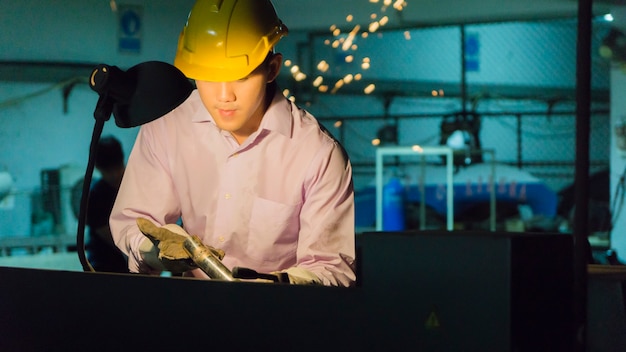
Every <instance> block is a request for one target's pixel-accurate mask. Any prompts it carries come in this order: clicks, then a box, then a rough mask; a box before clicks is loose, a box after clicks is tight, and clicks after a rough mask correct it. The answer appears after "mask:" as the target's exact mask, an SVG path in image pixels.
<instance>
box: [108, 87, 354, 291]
mask: <svg viewBox="0 0 626 352" xmlns="http://www.w3.org/2000/svg"><path fill="white" fill-rule="evenodd" d="M137 217H145V218H148V219H150V220H152V221H153V222H155V223H156V224H157V225H158V224H160V225H164V224H168V223H175V222H177V220H178V219H179V218H182V222H183V227H184V228H185V230H186V231H187V232H188V233H190V234H195V235H198V236H199V237H200V238H202V240H203V242H204V243H206V244H208V245H211V246H214V247H216V248H221V249H223V250H224V251H225V252H226V256H225V257H224V259H223V263H224V265H226V267H228V268H229V269H232V268H233V267H235V266H240V267H246V268H251V269H254V270H257V271H259V272H263V273H268V272H272V271H278V270H283V269H287V268H289V267H293V266H298V267H301V268H304V269H307V270H309V271H311V272H313V273H315V274H316V275H317V276H319V277H320V279H321V280H322V281H323V283H324V284H325V285H339V286H348V285H350V284H352V283H353V282H354V280H355V273H354V272H353V270H352V269H351V268H350V265H348V263H352V262H353V261H354V259H355V232H354V191H353V185H352V168H351V165H350V162H349V160H348V157H347V155H346V154H345V152H344V150H343V148H342V147H341V146H340V145H339V144H338V143H337V142H336V141H335V140H334V139H333V138H332V137H331V136H330V135H329V134H327V133H326V132H325V131H324V129H323V128H321V127H320V125H319V124H318V122H317V121H316V120H315V119H314V118H313V117H312V116H311V115H310V114H309V113H307V112H306V111H304V110H301V109H299V108H298V107H297V106H296V105H295V104H293V103H291V102H290V101H289V100H287V99H285V98H284V97H283V96H282V94H280V93H277V94H276V95H275V97H274V99H273V101H272V103H271V105H270V107H269V109H268V110H267V112H266V113H265V116H264V117H263V120H262V122H261V126H260V128H259V130H258V131H257V132H255V133H254V134H252V135H251V136H250V137H249V138H248V139H247V140H246V141H245V142H244V143H243V144H242V145H238V144H237V142H236V141H235V139H234V138H233V137H232V136H231V135H230V133H228V132H226V131H222V130H220V129H219V128H218V127H217V126H216V125H215V123H214V120H213V118H212V117H211V115H210V114H209V113H208V112H207V110H206V109H205V108H204V106H203V104H202V102H201V100H200V97H199V95H198V93H197V91H194V92H193V93H192V94H191V96H190V97H189V98H188V99H187V100H186V101H185V102H184V103H183V104H182V105H180V106H179V107H177V108H176V109H175V110H173V111H172V112H170V113H168V114H166V115H165V116H163V117H161V118H159V119H157V120H155V121H152V122H150V123H148V124H145V125H143V126H142V127H141V128H140V131H139V134H138V136H137V139H136V141H135V145H134V147H133V150H132V152H131V153H130V156H129V160H128V165H127V168H126V172H125V174H124V179H123V181H122V185H121V188H120V191H119V194H118V197H117V200H116V202H115V206H114V208H113V211H112V213H111V218H110V225H111V230H112V233H113V237H114V240H115V243H116V244H117V246H118V247H120V248H121V249H122V251H124V252H125V253H126V254H127V255H128V257H129V269H130V270H131V272H148V271H147V270H146V269H145V264H143V263H142V261H141V256H140V254H139V251H138V247H139V244H140V243H141V241H142V240H143V239H145V238H146V237H145V236H144V235H143V234H142V233H141V232H140V231H139V229H138V228H137V226H136V224H135V219H136V218H137ZM193 274H194V275H195V276H204V277H206V275H204V273H203V272H202V271H200V270H199V269H196V270H194V271H193Z"/></svg>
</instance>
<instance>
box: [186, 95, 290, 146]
mask: <svg viewBox="0 0 626 352" xmlns="http://www.w3.org/2000/svg"><path fill="white" fill-rule="evenodd" d="M193 94H195V95H196V97H195V98H196V99H197V100H198V103H199V106H200V107H201V108H199V109H197V110H196V112H195V113H194V114H193V116H192V117H191V121H193V122H211V123H213V124H215V120H214V119H213V116H211V114H209V112H208V111H207V109H206V108H204V105H203V104H202V101H201V99H200V95H199V94H198V91H197V90H194V92H193ZM292 124H293V118H292V117H291V102H290V101H289V100H287V98H285V97H284V96H283V94H282V93H281V92H280V91H277V92H276V93H275V94H274V98H272V102H271V103H270V106H269V107H268V108H267V111H266V112H265V115H263V119H262V120H261V125H260V126H259V131H261V130H268V131H274V132H278V133H280V134H282V135H285V136H287V137H291V131H292Z"/></svg>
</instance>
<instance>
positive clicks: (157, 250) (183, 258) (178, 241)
mask: <svg viewBox="0 0 626 352" xmlns="http://www.w3.org/2000/svg"><path fill="white" fill-rule="evenodd" d="M137 226H139V230H140V231H141V232H142V233H143V234H144V235H146V237H147V238H146V239H144V241H143V242H141V244H140V245H139V252H140V253H141V257H142V258H143V260H144V261H145V262H146V264H148V266H150V267H151V268H152V269H154V270H158V271H169V272H172V273H176V274H178V273H182V272H185V271H189V270H192V269H195V268H197V266H196V264H195V263H194V262H193V261H192V260H191V258H190V257H189V254H188V253H187V252H186V251H185V248H184V247H183V243H184V242H185V240H186V239H187V238H189V237H190V236H189V234H188V233H187V232H186V231H185V230H184V229H183V228H182V227H180V226H178V225H176V224H167V225H163V226H161V227H157V226H156V225H154V224H153V223H152V222H151V221H150V220H148V219H144V218H138V219H137Z"/></svg>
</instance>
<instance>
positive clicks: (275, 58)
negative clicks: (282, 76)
mask: <svg viewBox="0 0 626 352" xmlns="http://www.w3.org/2000/svg"><path fill="white" fill-rule="evenodd" d="M282 65H283V54H281V53H276V54H273V55H272V58H271V59H270V62H269V64H268V68H269V70H268V71H269V72H268V74H267V83H270V82H273V81H274V80H275V79H276V77H278V74H279V73H280V67H281V66H282Z"/></svg>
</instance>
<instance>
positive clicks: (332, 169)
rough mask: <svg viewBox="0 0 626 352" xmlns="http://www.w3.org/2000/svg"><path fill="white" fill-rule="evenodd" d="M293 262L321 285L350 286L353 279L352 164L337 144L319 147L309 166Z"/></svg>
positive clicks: (354, 250)
mask: <svg viewBox="0 0 626 352" xmlns="http://www.w3.org/2000/svg"><path fill="white" fill-rule="evenodd" d="M300 226H301V227H300V236H299V240H298V249H297V266H300V267H302V268H304V269H307V270H309V271H311V272H313V273H315V274H316V275H317V276H318V277H319V278H320V279H321V280H322V282H323V284H324V285H333V286H351V285H353V284H354V282H355V280H356V275H355V272H354V267H353V264H354V261H355V252H356V249H355V232H354V231H355V230H354V190H353V183H352V167H351V164H350V161H349V159H348V157H347V154H346V153H345V151H344V149H343V148H342V147H341V145H340V144H339V143H338V142H336V141H333V142H332V143H331V145H330V148H322V150H320V152H319V153H318V154H317V156H316V158H315V160H314V162H313V163H312V165H311V169H310V170H309V176H308V182H307V184H306V200H305V202H304V204H303V206H302V210H301V213H300Z"/></svg>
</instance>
